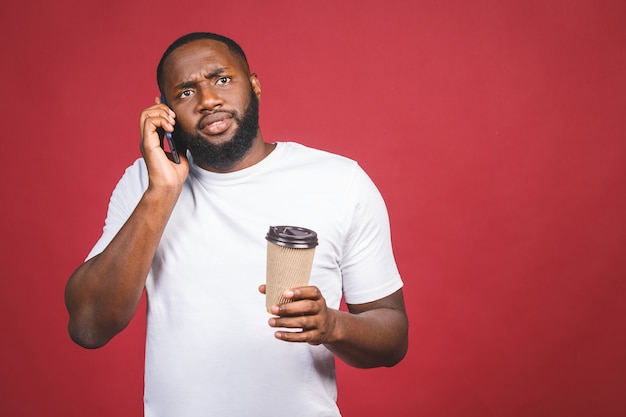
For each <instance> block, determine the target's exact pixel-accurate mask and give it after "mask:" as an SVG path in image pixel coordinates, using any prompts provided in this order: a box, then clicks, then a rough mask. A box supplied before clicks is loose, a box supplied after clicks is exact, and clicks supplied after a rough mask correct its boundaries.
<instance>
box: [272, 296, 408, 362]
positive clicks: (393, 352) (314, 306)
mask: <svg viewBox="0 0 626 417" xmlns="http://www.w3.org/2000/svg"><path fill="white" fill-rule="evenodd" d="M261 292H264V288H263V286H261ZM284 296H285V298H287V299H291V300H293V302H291V303H287V304H281V305H276V306H273V307H272V310H271V312H272V314H274V315H276V316H277V317H273V318H271V319H270V320H269V324H270V326H272V327H277V328H280V327H285V328H301V329H302V332H288V331H280V330H278V331H276V333H275V336H276V337H277V338H278V339H281V340H285V341H288V342H307V343H311V344H314V345H318V344H324V346H326V347H327V348H328V349H329V350H330V351H331V352H333V353H334V354H335V355H337V356H338V357H339V358H341V359H342V360H343V361H344V362H346V363H347V364H349V365H352V366H354V367H357V368H374V367H378V366H393V365H395V364H397V363H398V362H400V361H401V360H402V358H404V355H405V354H406V351H407V349H408V319H407V316H406V311H405V307H404V297H403V295H402V290H398V291H396V292H395V293H393V294H391V295H389V296H387V297H384V298H381V299H380V300H377V301H373V302H371V303H365V304H352V305H350V304H349V305H348V310H349V312H346V311H339V310H335V309H331V308H328V307H327V306H326V301H325V300H324V297H323V296H322V294H321V292H320V291H319V289H318V288H317V287H313V286H310V287H299V288H294V289H293V290H288V291H286V292H285V294H284Z"/></svg>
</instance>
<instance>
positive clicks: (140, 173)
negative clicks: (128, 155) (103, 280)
mask: <svg viewBox="0 0 626 417" xmlns="http://www.w3.org/2000/svg"><path fill="white" fill-rule="evenodd" d="M147 185H148V171H147V169H146V165H145V163H144V161H143V159H137V160H136V161H135V163H134V164H133V165H131V166H130V167H128V168H127V169H126V171H125V172H124V175H123V176H122V178H121V179H120V181H119V182H118V183H117V185H116V186H115V189H114V190H113V193H112V194H111V198H110V200H109V207H108V210H107V216H106V220H105V222H104V228H103V229H102V235H101V236H100V239H98V241H97V242H96V244H95V245H94V247H93V248H92V249H91V251H90V252H89V255H87V258H86V260H89V259H91V258H93V257H94V256H96V255H98V254H99V253H101V252H102V251H103V250H104V249H105V248H106V247H107V246H108V244H109V243H110V242H111V240H113V238H114V237H115V235H116V234H117V232H119V230H120V229H121V228H122V226H123V225H124V223H126V220H128V218H129V217H130V215H131V214H132V212H133V211H134V210H135V207H136V206H137V203H139V200H140V199H141V197H142V195H143V193H144V192H145V190H146V188H147Z"/></svg>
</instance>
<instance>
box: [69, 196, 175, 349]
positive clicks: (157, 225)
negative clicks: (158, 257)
mask: <svg viewBox="0 0 626 417" xmlns="http://www.w3.org/2000/svg"><path fill="white" fill-rule="evenodd" d="M178 193H179V191H164V190H159V191H155V190H151V189H149V190H148V191H146V193H145V194H144V196H143V197H142V199H141V200H140V202H139V204H138V205H137V207H136V208H135V210H134V212H133V213H132V215H131V216H130V217H129V219H128V221H127V222H126V223H125V224H124V226H123V227H122V228H121V229H120V231H119V232H118V234H117V235H116V236H115V238H114V239H113V240H112V241H111V243H110V244H109V245H108V246H107V248H106V249H105V250H104V251H103V252H102V253H101V254H99V255H97V256H96V257H94V258H92V259H90V260H89V261H87V262H85V263H84V264H83V265H81V266H80V267H79V268H78V269H77V270H76V271H75V272H74V274H72V276H71V277H70V279H69V281H68V284H67V287H66V292H65V300H66V306H67V309H68V312H69V315H70V320H69V332H70V336H71V337H72V339H73V340H74V341H75V342H76V343H78V344H80V345H81V346H85V347H89V348H96V347H100V346H103V345H104V344H106V343H107V342H108V341H109V340H110V339H111V338H112V337H113V336H115V335H116V334H117V333H119V332H120V331H121V330H123V329H124V328H125V327H126V325H127V324H128V323H129V322H130V320H131V318H132V316H133V315H134V313H135V310H136V308H137V305H138V303H139V300H140V299H141V294H142V292H143V289H144V286H145V281H146V277H147V275H148V272H149V270H150V266H151V263H152V258H153V257H154V253H155V251H156V248H157V246H158V243H159V241H160V239H161V235H162V233H163V230H164V229H165V225H166V224H167V221H168V219H169V216H170V214H171V211H172V209H173V207H174V205H175V204H176V200H177V198H178Z"/></svg>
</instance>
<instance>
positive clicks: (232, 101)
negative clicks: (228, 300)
mask: <svg viewBox="0 0 626 417" xmlns="http://www.w3.org/2000/svg"><path fill="white" fill-rule="evenodd" d="M164 70H165V71H164V73H165V77H164V83H163V88H164V94H165V97H166V100H167V102H168V104H169V107H168V106H166V105H165V104H162V103H161V101H160V99H159V98H156V99H155V104H154V105H152V106H150V107H148V108H146V109H144V110H143V111H142V112H141V115H140V126H139V127H140V131H141V143H140V147H141V153H142V156H143V158H144V159H145V162H146V165H147V167H148V176H149V185H148V188H147V190H146V192H145V193H144V195H143V197H142V198H141V200H140V201H139V203H138V205H137V207H136V208H135V210H134V211H133V213H132V214H131V216H130V217H129V219H128V220H127V221H126V223H125V224H124V226H123V227H122V228H121V230H120V231H119V232H118V234H117V235H116V236H115V238H114V239H113V240H112V241H111V243H110V244H109V245H108V246H107V248H106V249H105V250H104V251H103V252H102V253H101V254H99V255H97V256H95V257H93V258H92V259H90V260H88V261H86V262H85V263H84V264H82V265H81V266H79V267H78V268H77V269H76V271H75V272H74V273H73V274H72V276H71V277H70V279H69V281H68V283H67V286H66V292H65V300H66V306H67V309H68V312H69V315H70V320H69V325H68V328H69V333H70V336H71V338H72V339H73V340H74V341H75V342H76V343H78V344H79V345H81V346H84V347H86V348H98V347H101V346H103V345H105V344H106V343H107V342H108V341H109V340H111V338H113V337H114V336H115V335H116V334H117V333H119V332H120V331H122V330H123V329H124V328H125V327H126V326H127V325H128V323H129V322H130V320H131V318H132V317H133V315H134V314H135V311H136V309H137V306H138V303H139V300H140V298H141V295H142V293H143V291H144V287H145V283H146V278H147V275H148V271H149V270H150V266H151V262H152V259H153V257H154V254H155V251H156V249H157V246H158V244H159V241H160V239H161V235H162V233H163V230H164V228H165V226H166V224H167V222H168V219H169V216H170V214H171V213H172V210H173V208H174V206H175V205H176V201H177V199H178V196H179V195H180V192H181V190H182V187H183V183H184V182H185V179H186V178H187V175H188V173H189V163H188V161H187V159H186V157H185V155H181V163H180V164H174V163H173V162H171V161H170V160H169V159H168V156H167V155H166V154H165V153H164V152H163V150H162V148H161V147H160V140H159V135H158V129H163V130H165V131H169V132H172V131H173V130H174V126H175V125H176V126H177V130H178V129H183V130H184V131H185V132H186V133H188V134H193V135H200V136H201V137H202V138H203V139H204V140H206V141H209V142H210V143H212V144H214V145H220V144H224V143H227V142H229V141H230V140H231V139H232V138H233V136H234V134H235V132H236V131H237V129H238V127H239V124H238V122H237V118H236V117H234V116H235V115H243V114H244V113H245V110H246V109H247V107H248V105H249V102H250V95H251V93H253V94H254V95H256V97H257V98H259V99H260V98H261V85H260V83H259V80H258V77H257V76H256V74H250V72H249V70H248V66H247V64H246V63H245V61H244V60H243V59H242V58H240V57H237V56H235V55H233V54H232V53H231V52H230V51H229V50H228V48H227V47H226V46H225V45H224V44H222V43H220V42H218V41H214V40H207V39H202V40H195V41H193V42H191V43H188V44H185V45H182V46H180V47H179V48H177V49H176V50H174V51H173V52H172V53H171V54H170V56H169V57H168V58H167V59H166V61H165V64H164ZM274 147H275V145H274V144H269V143H266V142H264V141H263V137H262V135H261V131H260V129H259V130H257V132H256V136H254V138H253V140H252V142H251V145H250V148H249V149H248V151H247V152H246V153H245V154H244V155H243V157H241V158H240V159H239V160H237V161H234V162H233V163H231V164H229V165H228V166H220V167H216V166H210V165H207V164H204V165H200V166H201V167H202V168H203V169H206V170H209V171H214V172H233V171H237V170H240V169H243V168H246V167H249V166H251V165H254V164H256V163H258V162H259V161H261V160H262V159H263V158H265V157H266V156H267V155H268V154H269V153H270V152H272V150H273V149H274ZM194 159H195V158H194ZM259 291H260V292H261V293H265V286H264V285H261V286H260V287H259ZM285 297H286V298H288V299H292V300H293V302H291V303H287V304H283V305H275V306H273V307H272V310H271V311H272V314H273V315H274V317H272V318H270V319H269V322H268V324H269V325H270V326H272V327H277V328H278V327H281V328H301V329H302V331H301V332H295V333H293V332H283V331H278V330H277V331H276V332H275V337H276V338H278V339H280V340H284V341H285V342H289V343H303V342H304V343H310V344H313V345H319V344H324V345H325V346H326V347H327V348H328V349H329V350H331V351H332V352H333V353H335V354H336V355H337V356H338V357H340V358H341V359H342V360H344V361H345V362H346V363H348V364H350V365H353V366H356V367H362V368H368V367H376V366H393V365H395V364H396V363H398V362H399V361H400V360H401V359H402V358H403V357H404V355H405V354H406V350H407V347H408V336H407V334H408V320H407V317H406V312H405V308H404V301H403V296H402V291H401V290H399V291H397V292H396V293H394V294H392V295H390V296H388V297H385V298H382V299H380V300H377V301H374V302H371V303H366V304H358V305H348V310H349V311H348V312H345V311H338V310H334V309H330V308H328V307H327V306H326V301H325V299H324V296H323V295H322V294H321V293H320V291H319V289H318V288H317V287H314V286H307V287H299V288H294V289H291V290H288V291H286V293H285ZM259 314H262V312H260V313H259Z"/></svg>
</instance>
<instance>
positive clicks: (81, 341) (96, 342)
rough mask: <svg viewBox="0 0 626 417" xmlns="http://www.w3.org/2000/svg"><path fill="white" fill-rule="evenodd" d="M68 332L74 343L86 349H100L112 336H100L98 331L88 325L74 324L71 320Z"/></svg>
mask: <svg viewBox="0 0 626 417" xmlns="http://www.w3.org/2000/svg"><path fill="white" fill-rule="evenodd" d="M68 333H69V335H70V339H72V341H73V342H74V343H76V344H77V345H79V346H81V347H83V348H85V349H98V348H100V347H102V346H104V345H106V344H107V342H108V341H109V340H110V338H104V337H102V336H99V335H98V333H97V332H96V331H94V330H92V329H89V327H88V326H80V325H76V324H73V323H72V321H71V320H70V323H69V325H68Z"/></svg>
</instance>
